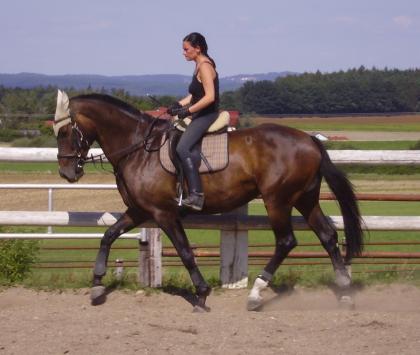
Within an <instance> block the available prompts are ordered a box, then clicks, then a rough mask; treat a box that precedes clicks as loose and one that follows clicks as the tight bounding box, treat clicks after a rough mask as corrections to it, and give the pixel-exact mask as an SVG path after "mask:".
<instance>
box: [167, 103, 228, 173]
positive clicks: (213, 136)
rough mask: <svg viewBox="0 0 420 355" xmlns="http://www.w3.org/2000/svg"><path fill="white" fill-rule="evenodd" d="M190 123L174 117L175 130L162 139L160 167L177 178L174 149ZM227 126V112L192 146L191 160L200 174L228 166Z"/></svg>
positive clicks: (178, 169) (176, 161)
mask: <svg viewBox="0 0 420 355" xmlns="http://www.w3.org/2000/svg"><path fill="white" fill-rule="evenodd" d="M190 123H191V118H189V117H187V118H185V119H183V120H180V119H178V118H177V117H175V120H174V122H173V125H174V127H175V128H176V129H173V130H171V131H170V132H169V133H168V136H166V137H165V136H164V137H162V142H161V144H162V146H161V149H160V152H159V159H160V163H161V165H162V167H163V168H164V169H165V170H166V171H167V172H169V173H171V174H176V175H178V176H179V174H180V173H181V172H182V168H181V162H180V161H179V158H178V156H177V154H176V152H175V149H176V146H177V144H178V141H179V139H180V138H181V135H182V133H183V132H184V131H185V129H186V128H187V126H188V125H189V124H190ZM228 124H229V112H227V111H223V112H221V113H220V114H219V116H218V118H217V119H216V121H215V122H214V123H213V124H212V125H211V126H210V127H209V129H208V130H207V133H206V134H205V135H204V137H203V138H202V139H201V140H200V141H199V142H198V143H197V144H196V145H195V146H194V148H193V151H192V154H193V160H194V163H195V164H197V166H198V167H199V169H198V170H199V172H200V173H213V172H215V171H219V170H223V169H224V168H226V166H227V165H228V163H229V155H228V134H227V127H228ZM181 180H182V177H181Z"/></svg>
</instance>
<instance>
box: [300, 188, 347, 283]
mask: <svg viewBox="0 0 420 355" xmlns="http://www.w3.org/2000/svg"><path fill="white" fill-rule="evenodd" d="M296 208H297V210H298V211H299V212H300V213H302V215H303V217H304V218H305V220H306V221H307V223H308V225H309V227H310V228H311V229H312V230H313V231H314V233H315V234H316V235H317V237H318V238H319V240H320V241H321V244H322V246H323V247H324V249H325V250H326V251H327V253H328V255H329V257H330V259H331V262H332V265H333V268H334V271H335V283H336V285H337V286H338V287H339V288H340V289H342V290H345V289H347V288H348V287H349V286H350V284H351V278H350V275H349V273H348V272H347V269H346V267H345V264H344V260H343V257H342V256H341V253H340V249H339V247H338V236H337V231H336V229H335V227H334V226H333V225H332V224H331V223H330V222H329V221H328V219H327V217H326V216H325V215H324V213H323V212H322V209H321V206H320V205H319V191H318V190H315V191H312V192H307V193H305V194H304V195H302V196H301V198H300V199H299V201H298V202H297V204H296Z"/></svg>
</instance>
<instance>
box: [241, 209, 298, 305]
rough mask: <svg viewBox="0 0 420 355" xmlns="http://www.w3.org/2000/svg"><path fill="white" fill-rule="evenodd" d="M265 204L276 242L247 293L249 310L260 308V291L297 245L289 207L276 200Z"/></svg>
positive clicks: (266, 285)
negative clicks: (270, 254)
mask: <svg viewBox="0 0 420 355" xmlns="http://www.w3.org/2000/svg"><path fill="white" fill-rule="evenodd" d="M265 204H266V209H267V212H268V217H269V219H270V223H271V225H272V228H273V232H274V235H275V242H276V244H275V250H274V255H273V256H272V257H271V259H270V261H269V262H268V263H267V265H266V266H265V267H264V269H263V271H262V272H261V274H260V275H258V276H257V278H256V279H255V282H254V285H253V287H252V289H251V292H250V293H249V295H248V303H247V309H248V310H249V311H253V310H257V309H259V308H261V306H262V304H263V298H262V296H261V294H260V292H261V291H262V290H264V289H265V288H267V287H268V284H269V282H270V281H271V280H272V278H273V275H274V273H275V272H276V270H277V269H278V267H279V266H280V264H281V263H282V262H283V260H284V259H285V258H286V257H287V255H288V254H289V252H290V251H291V250H292V249H293V248H294V247H296V246H297V240H296V238H295V235H294V233H293V229H292V224H291V208H288V207H284V205H283V206H282V204H280V203H277V202H272V203H268V202H265Z"/></svg>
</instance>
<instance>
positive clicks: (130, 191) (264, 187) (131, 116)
mask: <svg viewBox="0 0 420 355" xmlns="http://www.w3.org/2000/svg"><path fill="white" fill-rule="evenodd" d="M169 128H170V123H169V122H167V121H164V120H155V119H153V118H152V117H150V116H149V115H147V114H145V113H142V112H140V111H138V110H137V109H135V108H133V107H132V106H130V105H128V104H126V103H124V102H122V101H120V100H118V99H115V98H113V97H110V96H106V95H99V94H91V95H82V96H77V97H74V98H72V99H71V100H69V99H68V97H67V95H66V94H65V93H62V92H60V91H59V94H58V98H57V109H56V117H55V122H54V131H55V133H56V135H57V143H58V161H59V166H60V169H59V172H60V175H61V176H62V177H63V178H65V179H67V181H69V182H75V181H77V180H79V179H80V178H81V177H82V175H83V164H84V162H85V161H86V160H88V158H87V153H88V150H89V147H90V146H91V144H92V143H93V142H94V141H96V142H98V143H99V145H100V146H101V148H102V150H103V152H104V154H105V155H106V157H107V159H108V160H109V162H110V163H111V164H112V166H113V168H114V173H115V176H116V181H117V185H118V190H119V192H120V194H121V196H122V198H123V200H124V202H125V204H126V205H127V207H128V208H127V210H126V212H125V213H124V214H123V215H122V217H121V218H120V219H119V220H118V221H117V222H116V223H115V224H114V225H113V226H111V227H110V228H109V229H108V230H107V231H106V232H105V234H104V236H103V238H102V240H101V243H100V248H99V251H98V255H97V259H96V264H95V268H94V277H93V288H92V294H91V298H92V302H93V303H94V302H95V300H97V299H99V298H100V297H102V296H103V295H104V293H105V287H104V286H103V285H102V283H101V280H102V277H103V276H104V275H105V272H106V265H107V259H108V255H109V252H110V248H111V244H112V243H113V242H114V241H115V240H116V239H117V238H118V237H119V236H120V235H121V234H123V233H125V232H127V231H129V230H131V229H132V228H134V227H136V226H138V225H140V224H141V223H143V222H145V221H146V220H149V219H153V220H154V221H155V222H156V223H157V225H158V226H159V227H160V228H161V229H162V230H163V231H164V232H165V233H166V234H167V235H168V237H169V239H170V240H171V242H172V243H173V245H174V247H175V248H176V250H177V252H178V255H179V256H180V258H181V259H182V262H183V263H184V265H185V267H186V268H187V270H188V272H189V274H190V276H191V280H192V282H193V284H194V286H195V290H196V297H197V305H196V307H198V309H201V310H202V309H206V305H205V302H206V298H207V296H208V295H209V293H210V291H211V289H210V287H209V286H208V284H207V283H206V281H205V280H204V278H203V277H202V275H201V273H200V270H199V268H198V267H197V264H196V262H195V260H194V255H193V252H192V250H191V247H190V245H189V242H188V239H187V236H186V234H185V231H184V228H183V226H182V224H181V221H180V211H179V208H178V206H177V203H176V201H175V197H176V179H175V176H173V175H171V174H170V173H168V172H166V171H165V170H164V169H163V168H162V166H161V164H160V162H159V157H158V149H159V145H160V142H161V138H162V135H163V134H164V133H165V132H167V130H168V129H169ZM201 177H202V181H203V187H204V192H205V204H204V209H203V211H202V212H200V213H207V214H208V213H220V212H225V211H229V210H232V209H234V208H236V207H239V206H241V205H244V204H246V203H247V202H248V201H250V200H252V199H254V198H256V197H257V196H261V197H262V199H263V200H264V204H265V207H266V209H267V213H268V217H269V220H270V223H271V225H272V228H273V232H274V235H275V252H274V255H273V257H272V258H271V260H270V261H269V262H268V263H267V265H266V266H265V268H264V270H263V271H262V274H261V275H260V276H259V277H258V278H257V279H256V281H255V284H254V288H253V289H252V291H251V293H250V296H249V299H248V306H249V307H248V308H249V309H254V308H256V307H258V306H259V305H260V304H261V297H260V295H259V291H260V290H261V289H262V288H264V287H267V284H268V282H269V281H270V280H271V277H272V276H273V274H274V273H275V271H276V270H277V268H278V267H279V266H280V264H281V263H282V261H283V260H284V259H285V258H286V257H287V255H288V253H289V252H290V251H291V250H292V249H293V248H294V247H295V246H296V245H297V241H296V238H295V236H294V234H293V230H292V225H291V211H292V208H293V207H296V208H297V209H298V210H299V211H300V212H301V213H302V215H303V216H304V218H305V219H306V221H307V223H308V225H309V226H310V227H311V228H312V230H313V231H314V232H315V234H316V235H317V236H318V238H319V239H320V241H321V243H322V245H323V247H324V248H325V250H326V251H327V252H328V254H329V256H330V258H331V261H332V265H333V267H334V270H335V273H336V283H337V284H338V286H339V287H341V288H346V287H348V286H349V284H350V277H349V275H348V273H347V271H346V268H345V264H344V260H343V258H342V256H341V254H340V251H339V248H338V246H337V233H336V230H335V228H334V226H333V225H332V224H331V223H330V222H329V221H328V219H327V218H326V217H325V216H324V214H323V212H322V210H321V207H320V205H319V195H320V185H321V180H322V178H323V177H324V178H325V180H326V181H327V183H328V185H329V187H330V189H331V190H332V191H333V193H334V194H335V196H336V198H337V200H338V202H339V205H340V208H341V212H342V215H343V218H344V225H345V237H346V241H347V254H346V258H347V259H348V260H350V259H351V258H352V257H353V256H356V255H359V254H360V252H361V250H362V247H363V233H362V229H361V218H360V214H359V209H358V206H357V201H356V199H355V195H354V193H353V190H352V186H351V184H350V183H349V181H348V180H347V178H346V177H345V175H344V174H343V173H342V172H340V171H339V170H338V169H337V168H336V167H335V166H334V165H333V163H332V162H331V160H330V159H329V157H328V154H327V152H326V150H325V148H324V147H323V145H322V144H321V143H320V142H319V141H318V140H317V139H316V138H314V137H311V136H309V135H308V134H306V133H304V132H302V131H299V130H296V129H293V128H289V127H284V126H279V125H272V124H266V125H261V126H258V127H255V128H249V129H240V130H237V131H234V132H230V133H229V165H228V166H227V168H225V169H224V170H222V171H219V172H215V173H212V174H203V175H202V176H201ZM191 213H197V212H191Z"/></svg>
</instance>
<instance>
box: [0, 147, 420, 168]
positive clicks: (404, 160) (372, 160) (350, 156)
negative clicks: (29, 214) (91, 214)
mask: <svg viewBox="0 0 420 355" xmlns="http://www.w3.org/2000/svg"><path fill="white" fill-rule="evenodd" d="M101 153H102V150H101V149H99V148H95V149H91V150H90V151H89V155H90V154H93V155H97V154H101ZM328 154H329V155H330V158H331V160H332V161H333V162H335V163H340V164H416V165H418V164H420V150H329V151H328ZM0 161H10V162H12V161H15V162H19V161H20V162H56V161H57V148H0Z"/></svg>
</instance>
